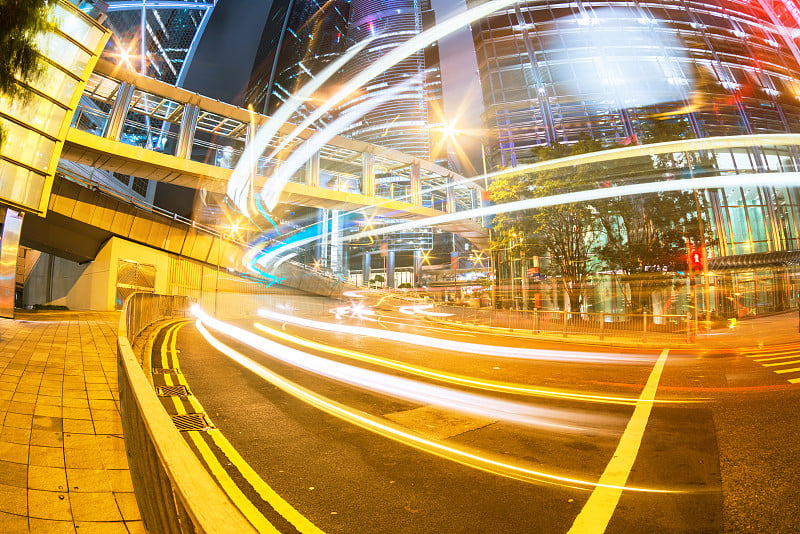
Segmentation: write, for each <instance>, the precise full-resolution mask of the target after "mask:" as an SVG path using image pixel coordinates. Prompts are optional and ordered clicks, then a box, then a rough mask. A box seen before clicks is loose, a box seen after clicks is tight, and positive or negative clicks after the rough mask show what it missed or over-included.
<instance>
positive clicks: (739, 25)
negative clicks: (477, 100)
mask: <svg viewBox="0 0 800 534" xmlns="http://www.w3.org/2000/svg"><path fill="white" fill-rule="evenodd" d="M468 3H469V4H470V5H475V4H478V3H480V2H477V1H470V2H468ZM790 7H794V8H795V9H789V8H790ZM796 8H797V5H796V3H795V2H794V0H785V1H781V2H776V1H772V0H762V1H754V2H737V1H715V2H693V1H687V0H679V1H674V2H673V1H670V2H666V1H655V2H647V3H642V2H608V1H580V0H579V1H578V2H562V1H545V2H528V3H520V4H518V5H515V6H512V7H509V8H508V9H506V10H504V11H499V12H496V13H494V14H493V15H491V16H490V17H487V18H486V19H483V20H481V21H478V22H477V23H475V24H474V25H473V35H474V39H475V46H476V52H477V56H478V63H479V71H480V77H481V83H482V88H483V97H484V104H485V108H486V112H485V114H484V116H483V122H484V126H485V128H486V132H487V137H488V140H489V141H490V142H489V144H488V148H489V150H488V153H487V157H488V159H489V160H490V164H491V165H492V166H493V167H495V168H497V167H513V166H516V165H518V164H519V163H521V162H526V161H530V160H531V158H532V157H533V150H534V149H535V147H538V146H541V145H545V144H552V143H571V142H574V141H576V140H577V139H578V138H579V137H581V136H585V135H588V136H589V137H591V138H594V139H600V140H602V141H604V142H605V143H606V144H608V145H611V144H614V143H622V144H629V143H637V142H638V140H639V139H641V138H642V136H643V135H644V134H645V132H646V131H647V128H648V127H650V126H651V125H652V124H653V123H654V122H657V121H659V120H667V121H669V120H673V121H678V120H679V121H682V122H684V123H685V124H686V127H687V130H688V131H687V135H689V136H692V137H711V136H729V135H742V134H760V133H792V132H797V131H799V130H800V100H799V97H800V50H798V47H797V45H796V43H795V41H794V36H795V34H796V28H797V27H798V21H797V20H795V19H794V17H793V16H792V13H796V12H800V11H798V10H797V9H796ZM715 158H716V160H715V162H716V164H715V168H716V170H718V171H719V172H720V173H722V174H731V173H742V172H779V171H795V170H796V169H797V154H796V153H795V152H794V151H792V150H791V149H789V148H782V147H780V148H775V149H772V150H766V149H759V150H747V149H736V150H730V151H720V152H718V153H716V154H715ZM705 200H706V206H707V207H708V212H709V213H708V218H709V221H710V223H711V225H712V227H713V230H714V235H715V238H716V239H715V246H714V251H713V255H715V256H727V255H736V254H747V253H758V252H773V251H782V250H791V249H797V248H800V241H799V240H798V239H799V238H800V236H799V235H798V232H797V228H798V223H799V222H800V218H799V217H800V211H799V210H798V195H797V192H796V191H795V190H788V189H785V188H772V187H754V188H751V189H739V188H736V189H729V190H723V191H715V192H709V193H707V194H706V198H705Z"/></svg>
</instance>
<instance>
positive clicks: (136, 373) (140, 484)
mask: <svg viewBox="0 0 800 534" xmlns="http://www.w3.org/2000/svg"><path fill="white" fill-rule="evenodd" d="M188 304H189V301H188V298H187V297H183V296H164V295H154V294H148V293H134V294H133V295H131V296H130V297H128V299H127V301H126V302H125V306H124V307H123V309H122V315H121V317H120V322H119V336H118V338H117V365H118V367H119V395H120V412H121V414H122V428H123V433H124V436H125V449H126V451H127V456H128V463H129V466H130V472H131V479H132V481H133V488H134V491H135V494H136V501H137V502H138V504H139V510H140V511H141V515H142V520H143V521H144V526H145V529H146V530H147V531H148V532H158V533H160V534H172V533H206V532H207V533H214V534H216V533H231V534H238V533H250V532H252V533H255V532H256V530H255V528H253V526H252V525H251V524H250V523H249V522H248V521H247V520H246V519H245V517H244V516H243V515H242V513H241V512H240V511H239V510H238V509H237V508H236V507H235V506H234V505H233V504H232V503H231V502H230V500H228V497H227V496H226V495H225V493H224V492H223V491H222V489H221V488H220V487H219V485H217V483H216V481H215V480H214V479H213V478H212V477H211V475H210V474H209V473H208V472H207V471H206V470H205V468H204V467H203V465H202V463H200V460H199V459H198V458H197V457H196V456H195V455H194V453H193V452H192V450H191V449H190V448H189V445H188V444H187V443H186V441H184V439H183V437H181V435H180V432H179V431H178V429H177V428H176V427H175V425H174V424H173V422H172V420H171V419H170V417H169V415H167V412H166V410H165V409H164V408H163V406H162V405H161V402H160V401H159V399H158V397H157V396H156V393H155V391H154V390H153V388H152V386H151V385H150V382H149V381H148V380H147V378H146V377H145V374H144V372H143V371H142V368H141V367H140V365H139V361H138V360H137V358H136V355H135V354H134V352H133V349H132V344H133V341H134V339H135V337H136V336H137V335H138V334H141V333H142V332H143V331H144V330H145V329H146V328H147V326H149V325H151V324H153V323H155V322H156V321H160V320H164V319H170V318H176V317H183V316H185V314H186V311H187V307H188Z"/></svg>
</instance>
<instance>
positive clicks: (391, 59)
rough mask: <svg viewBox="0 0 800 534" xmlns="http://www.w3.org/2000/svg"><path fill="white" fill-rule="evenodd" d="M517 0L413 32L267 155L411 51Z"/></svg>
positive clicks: (497, 2)
mask: <svg viewBox="0 0 800 534" xmlns="http://www.w3.org/2000/svg"><path fill="white" fill-rule="evenodd" d="M515 1H516V0H492V1H490V2H486V3H484V4H481V5H480V6H477V7H473V8H472V9H468V10H466V11H464V12H462V13H460V14H458V15H456V16H453V17H450V18H449V19H447V20H444V21H442V22H440V23H438V24H437V25H436V26H434V27H433V28H431V29H429V30H427V31H424V32H422V33H420V34H419V35H415V36H414V37H412V38H411V39H409V40H408V41H406V42H405V43H403V44H402V45H400V46H398V47H397V48H394V49H392V50H391V51H389V52H388V53H386V54H384V55H383V56H381V57H380V59H378V61H376V62H375V63H373V64H371V65H370V66H369V67H367V68H366V69H364V70H363V71H361V72H359V73H358V74H357V75H355V76H354V77H353V78H351V79H350V80H348V82H347V83H345V84H344V85H343V86H342V87H341V88H340V89H339V90H338V91H337V92H336V93H335V94H333V95H332V96H330V97H328V98H327V99H326V100H325V102H323V103H322V105H321V106H320V107H318V108H316V109H315V110H314V111H313V112H312V113H311V114H310V115H309V116H308V117H307V118H306V119H305V120H304V121H303V122H302V123H300V125H298V126H297V127H296V128H295V129H294V130H292V132H291V133H290V134H289V135H287V136H286V137H285V138H284V139H283V140H282V141H281V143H280V144H278V146H277V147H275V148H274V149H273V150H272V152H271V153H270V155H269V158H270V159H273V158H275V156H277V154H279V153H280V151H281V150H283V149H284V148H285V147H286V146H288V144H289V143H290V142H291V141H292V139H294V138H295V137H297V136H298V135H300V133H301V132H302V131H303V130H305V129H306V128H308V127H310V126H311V125H312V124H313V123H314V122H316V121H317V120H319V119H320V118H321V117H322V116H323V115H325V113H327V112H328V111H330V110H331V109H332V108H333V107H334V106H336V105H337V104H339V103H340V102H342V101H343V100H344V99H345V98H347V96H349V95H350V94H351V93H353V92H354V91H355V90H356V89H358V88H359V87H361V86H363V85H364V84H366V83H367V82H369V81H370V80H372V79H373V78H375V77H376V76H378V75H380V74H382V73H383V72H384V71H386V70H387V69H389V68H391V67H393V66H394V65H396V64H398V63H399V62H401V61H403V60H404V59H406V58H407V57H408V56H410V55H411V54H414V53H416V52H418V51H420V50H422V49H423V48H425V47H427V46H429V45H431V44H433V43H434V42H436V41H438V40H439V39H442V38H443V37H446V36H447V35H449V34H450V33H452V32H454V31H456V30H458V29H460V28H461V27H463V26H466V25H468V24H471V23H473V22H475V21H476V20H478V19H482V18H483V17H486V16H487V15H490V14H492V13H493V12H495V11H497V10H500V9H503V8H504V7H508V6H510V5H512V4H514V2H515ZM264 148H266V145H264V146H263V147H261V150H262V151H263V149H264Z"/></svg>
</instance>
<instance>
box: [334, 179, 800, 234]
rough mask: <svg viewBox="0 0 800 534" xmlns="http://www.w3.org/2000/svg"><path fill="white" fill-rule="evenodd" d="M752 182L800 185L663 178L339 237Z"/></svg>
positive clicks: (782, 183)
mask: <svg viewBox="0 0 800 534" xmlns="http://www.w3.org/2000/svg"><path fill="white" fill-rule="evenodd" d="M752 185H758V186H765V185H771V186H779V187H798V186H800V173H798V172H784V173H749V174H726V175H725V176H707V177H703V178H684V179H681V180H662V181H658V182H646V183H640V184H630V185H620V186H615V187H604V188H601V189H589V190H586V191H573V192H571V193H563V194H560V195H551V196H547V197H539V198H530V199H526V200H518V201H516V202H508V203H506V204H497V205H495V206H484V207H481V208H476V209H472V210H467V211H459V212H457V213H447V214H444V215H437V216H435V217H427V218H425V219H418V220H416V221H409V222H404V223H398V224H394V225H391V226H384V227H383V228H376V229H373V230H366V231H364V232H360V233H358V234H353V235H350V236H345V237H343V238H342V240H343V241H350V240H356V239H364V238H366V237H374V236H377V235H382V234H388V233H392V232H405V231H407V230H411V229H414V228H419V227H420V226H435V225H437V224H444V223H450V222H455V221H461V220H464V219H471V218H474V217H482V216H484V215H496V214H498V213H510V212H514V211H522V210H530V209H539V208H546V207H549V206H558V205H561V204H572V203H575V202H588V201H592V200H601V199H605V198H616V197H626V196H633V195H644V194H648V193H661V192H665V191H687V190H692V189H720V188H726V187H744V186H752Z"/></svg>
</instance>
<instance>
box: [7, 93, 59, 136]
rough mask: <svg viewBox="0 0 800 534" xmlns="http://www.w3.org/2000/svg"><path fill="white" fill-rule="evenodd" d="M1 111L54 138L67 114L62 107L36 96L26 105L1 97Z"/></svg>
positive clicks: (19, 101) (31, 97)
mask: <svg viewBox="0 0 800 534" xmlns="http://www.w3.org/2000/svg"><path fill="white" fill-rule="evenodd" d="M0 109H3V110H4V112H6V113H7V114H8V115H10V116H12V117H14V118H16V119H18V120H20V121H22V122H24V123H26V124H29V125H31V126H33V127H34V128H37V129H39V130H41V131H43V132H45V133H47V134H49V135H52V136H53V137H57V136H58V131H59V130H60V129H61V123H62V122H63V121H64V116H65V115H66V112H67V110H65V109H64V108H62V107H61V106H58V105H57V104H55V103H53V102H51V101H50V100H47V99H45V98H42V97H41V96H38V95H35V94H31V95H30V101H28V102H25V103H23V102H22V101H21V100H19V99H17V100H15V101H12V100H11V99H10V98H8V97H6V96H0Z"/></svg>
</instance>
